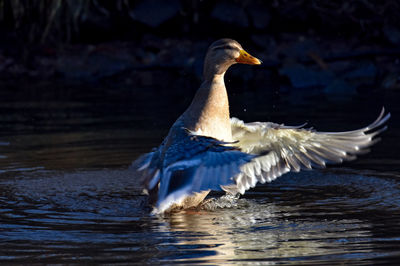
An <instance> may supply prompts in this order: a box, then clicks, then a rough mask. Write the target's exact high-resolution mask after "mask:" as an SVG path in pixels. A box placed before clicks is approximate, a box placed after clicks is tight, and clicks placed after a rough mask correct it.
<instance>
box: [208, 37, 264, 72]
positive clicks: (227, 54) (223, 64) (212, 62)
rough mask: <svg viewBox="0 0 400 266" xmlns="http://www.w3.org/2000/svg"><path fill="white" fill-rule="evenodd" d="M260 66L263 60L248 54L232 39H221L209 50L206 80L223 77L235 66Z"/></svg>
mask: <svg viewBox="0 0 400 266" xmlns="http://www.w3.org/2000/svg"><path fill="white" fill-rule="evenodd" d="M236 63H240V64H248V65H260V64H261V63H262V62H261V60H259V59H257V58H255V57H254V56H252V55H250V54H249V53H247V52H246V51H245V50H244V49H243V48H242V46H241V45H240V44H239V43H238V42H237V41H235V40H232V39H220V40H218V41H216V42H214V43H212V44H211V46H210V47H209V48H208V51H207V54H206V59H205V61H204V78H205V79H206V80H209V79H212V78H213V77H214V76H215V75H223V74H224V73H225V72H226V70H227V69H228V68H229V67H230V66H231V65H233V64H236Z"/></svg>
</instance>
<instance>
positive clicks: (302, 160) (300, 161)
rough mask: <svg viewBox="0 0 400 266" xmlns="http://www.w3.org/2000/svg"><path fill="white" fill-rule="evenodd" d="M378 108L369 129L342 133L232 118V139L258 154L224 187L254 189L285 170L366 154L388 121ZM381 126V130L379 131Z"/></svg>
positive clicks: (236, 190)
mask: <svg viewBox="0 0 400 266" xmlns="http://www.w3.org/2000/svg"><path fill="white" fill-rule="evenodd" d="M384 112H385V111H384V109H382V112H381V114H380V115H379V117H378V118H377V119H376V120H375V121H374V122H373V123H372V124H370V125H369V126H367V127H364V128H361V129H358V130H353V131H346V132H318V131H314V130H311V129H304V128H301V127H302V126H299V127H288V126H284V125H279V124H274V123H270V122H267V123H262V122H254V123H244V122H243V121H241V120H239V119H237V118H232V119H231V126H232V136H233V139H234V140H235V141H238V143H236V144H235V146H238V147H239V148H240V149H241V150H242V151H243V152H246V153H251V154H265V155H261V156H259V157H257V158H255V159H253V160H252V161H251V162H249V163H247V164H245V165H243V166H242V168H241V173H240V174H239V175H237V176H236V177H235V181H236V184H235V185H233V186H225V187H224V189H225V190H226V191H228V192H231V193H237V192H240V193H241V194H243V193H244V192H245V190H247V189H249V188H251V187H254V186H255V185H256V183H257V182H261V183H265V182H270V181H272V180H274V179H276V178H277V177H279V176H281V175H283V174H284V173H287V172H289V171H295V172H298V171H300V170H301V169H311V168H313V167H325V165H326V163H341V162H343V161H344V160H352V159H355V157H356V155H358V154H362V153H365V152H368V149H367V148H368V147H369V146H371V145H373V144H374V143H376V142H377V141H378V140H379V139H374V137H375V136H376V135H378V134H379V133H381V132H382V131H384V130H385V129H386V126H385V127H381V126H382V125H383V124H384V123H385V122H386V121H387V120H388V119H389V118H390V114H386V115H385V116H384ZM380 127H381V128H380Z"/></svg>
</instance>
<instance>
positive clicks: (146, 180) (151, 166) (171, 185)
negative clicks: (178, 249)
mask: <svg viewBox="0 0 400 266" xmlns="http://www.w3.org/2000/svg"><path fill="white" fill-rule="evenodd" d="M176 134H179V136H178V137H176V138H175V139H174V141H173V142H172V143H168V140H167V141H164V142H163V144H162V146H161V147H159V148H158V149H155V150H154V151H153V152H151V153H148V154H145V155H143V156H142V157H140V158H139V159H137V160H136V161H135V162H134V163H133V165H132V169H135V170H136V171H137V172H138V173H140V174H142V177H141V179H142V180H143V184H144V187H145V188H146V189H147V190H149V191H150V190H155V191H158V193H157V200H156V206H155V207H156V208H155V210H154V211H155V212H160V213H162V212H164V211H165V210H167V209H169V207H171V206H172V205H173V204H180V203H181V202H182V201H183V200H184V199H185V198H186V197H187V196H193V195H195V193H199V192H202V191H208V190H221V185H222V186H224V185H225V186H226V185H231V184H234V183H235V181H234V179H233V177H235V176H237V175H238V174H239V173H240V171H241V169H240V167H241V166H242V165H244V164H246V163H248V162H250V161H251V160H252V159H253V158H255V157H257V155H254V154H247V153H244V152H241V151H240V150H239V149H238V148H237V147H234V146H232V145H231V144H232V143H226V142H223V141H220V140H217V139H214V138H211V137H207V136H201V135H196V134H195V133H193V132H190V131H188V130H186V129H183V128H182V129H181V130H178V131H177V132H175V135H176ZM165 143H168V145H166V148H165V150H163V145H165ZM160 164H162V166H161V165H160Z"/></svg>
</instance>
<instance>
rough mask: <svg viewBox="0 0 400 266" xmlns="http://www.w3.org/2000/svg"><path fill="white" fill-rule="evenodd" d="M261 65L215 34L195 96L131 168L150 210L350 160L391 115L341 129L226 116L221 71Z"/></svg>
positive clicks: (195, 202) (185, 205)
mask: <svg viewBox="0 0 400 266" xmlns="http://www.w3.org/2000/svg"><path fill="white" fill-rule="evenodd" d="M261 63H262V62H261V60H260V59H258V58H256V57H254V56H252V55H250V54H249V53H248V52H246V51H245V50H244V49H243V48H242V46H241V45H240V44H239V43H238V42H237V41H235V40H232V39H220V40H217V41H215V42H213V43H212V44H211V45H210V47H209V48H208V50H207V53H206V56H205V60H204V67H203V80H202V83H201V85H200V88H199V89H198V90H197V92H196V94H195V96H194V98H193V101H192V102H191V104H190V105H189V107H188V108H187V109H186V111H185V112H184V113H183V114H182V115H181V116H180V117H179V118H178V119H177V120H176V121H175V123H174V124H173V125H172V126H171V128H170V130H169V132H168V134H167V136H166V137H165V139H164V140H163V141H162V143H161V144H160V146H159V147H157V148H153V150H151V152H149V153H146V154H144V155H142V156H140V157H139V158H138V159H136V160H135V161H134V162H133V163H132V165H131V169H132V170H133V171H134V173H135V175H136V176H137V178H138V180H140V183H141V185H142V187H143V192H144V193H146V194H148V196H149V203H150V205H151V206H152V208H153V211H152V213H154V214H164V213H169V212H173V211H177V210H182V209H190V208H197V207H199V206H201V204H202V203H204V201H205V199H206V196H207V195H208V194H209V192H210V191H225V192H226V193H227V194H228V195H240V194H244V193H245V191H246V190H248V189H250V188H252V187H254V186H255V185H256V184H257V183H265V182H271V181H273V180H275V179H276V178H278V177H279V176H281V175H283V174H285V173H288V172H290V171H292V172H299V171H301V170H310V169H314V168H324V167H326V165H327V164H332V163H336V164H338V163H341V162H343V161H349V160H354V159H355V158H356V156H357V155H360V154H364V153H366V152H368V148H369V147H370V146H372V145H373V144H375V143H376V142H377V141H378V140H379V138H376V136H377V135H379V134H380V133H381V132H383V131H384V130H386V128H387V126H386V125H384V124H385V123H386V121H387V120H388V119H389V118H390V113H387V114H385V110H384V108H382V111H381V113H380V115H379V116H378V118H377V119H376V120H375V121H374V122H373V123H371V124H370V125H368V126H366V127H363V128H361V129H357V130H352V131H345V132H320V131H316V130H314V129H313V128H305V127H304V126H305V125H301V126H285V125H284V124H277V123H273V122H251V123H245V122H243V121H242V120H240V119H238V118H231V117H230V113H229V101H228V93H227V89H226V87H225V82H224V75H225V73H226V71H227V70H228V69H229V68H230V67H231V66H232V65H235V64H248V65H260V64H261Z"/></svg>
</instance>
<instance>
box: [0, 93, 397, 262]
mask: <svg viewBox="0 0 400 266" xmlns="http://www.w3.org/2000/svg"><path fill="white" fill-rule="evenodd" d="M236 97H239V98H240V96H236ZM233 101H235V100H234V99H233ZM152 104H154V103H152V102H144V103H138V106H140V108H139V107H137V106H136V107H132V109H130V108H128V107H124V108H122V107H119V108H120V109H118V108H116V110H114V112H112V111H111V112H105V111H103V110H102V111H98V109H103V107H104V106H101V107H99V106H97V105H96V106H95V107H94V109H91V108H92V107H91V106H92V104H87V106H86V105H85V104H84V103H81V104H76V103H74V104H71V106H68V105H67V104H64V105H62V106H58V107H57V106H56V105H51V106H50V107H51V112H53V111H54V110H55V109H56V110H58V111H57V112H55V114H53V116H54V117H50V116H49V113H48V112H49V111H48V110H47V109H46V108H38V107H37V106H36V105H35V104H33V105H32V106H34V107H33V109H32V110H31V112H32V114H36V115H33V116H36V117H45V118H46V119H45V120H43V121H41V122H39V123H36V124H29V123H28V124H25V123H22V122H21V121H22V120H21V119H20V118H18V117H20V116H19V115H20V114H19V113H18V112H19V111H20V104H17V105H15V106H14V107H13V105H12V104H8V105H7V108H8V110H9V109H11V110H14V111H15V112H12V115H11V116H8V115H2V116H1V115H0V120H1V121H2V123H3V124H2V129H3V131H2V133H1V134H0V154H1V156H0V206H1V208H0V261H1V262H4V263H11V262H12V263H35V262H36V263H77V262H79V263H85V262H86V263H93V262H103V263H118V262H121V263H127V264H132V263H138V264H143V263H148V264H166V263H172V262H181V263H190V262H191V263H196V264H247V263H252V264H258V263H259V264H267V265H268V264H282V263H284V264H294V265H298V264H305V265H310V264H325V265H335V264H346V265H348V264H354V265H362V264H378V263H382V264H386V263H394V262H396V261H398V259H399V258H400V248H399V246H400V179H399V177H400V170H399V168H398V167H399V165H400V163H399V159H398V156H397V157H396V156H394V154H395V153H396V149H395V148H396V147H397V148H398V147H399V144H398V142H396V141H394V140H396V139H397V136H398V132H399V131H398V130H399V129H398V127H396V125H393V126H392V125H391V127H390V130H389V131H388V132H387V133H385V135H384V136H383V138H384V142H382V143H381V144H380V146H379V145H378V146H377V147H376V148H374V149H373V152H374V153H373V154H371V155H368V156H364V157H362V158H361V159H360V160H359V161H357V162H354V163H351V164H350V163H349V164H346V165H345V166H344V167H341V168H330V169H328V170H324V171H311V172H303V173H299V174H289V175H285V176H284V177H281V178H279V179H278V180H277V181H275V182H273V183H271V184H267V185H263V186H259V187H257V188H255V189H253V190H251V191H249V192H248V193H246V194H245V195H244V196H243V197H242V198H241V199H239V200H238V201H237V204H234V207H232V208H217V209H215V210H197V211H195V210H190V211H182V212H179V213H174V214H171V215H168V216H165V217H157V216H151V215H150V209H149V207H148V206H147V202H146V197H145V196H143V195H142V194H141V191H140V189H139V187H138V184H137V181H136V180H135V178H134V177H133V176H132V174H131V172H130V171H129V170H127V167H128V165H129V164H130V162H131V161H132V160H133V159H134V158H135V157H137V156H138V155H139V154H141V153H143V152H146V151H148V150H149V149H150V148H151V147H152V146H156V145H158V144H159V142H160V140H161V138H162V136H163V135H164V134H165V132H166V130H167V128H168V126H169V124H170V123H171V122H173V119H174V118H175V117H176V116H175V115H176V114H175V113H174V112H172V111H171V112H161V114H159V115H158V116H155V115H154V114H155V113H157V112H154V113H151V112H150V114H149V113H147V112H145V111H144V110H148V108H150V109H151V108H152ZM35 106H36V107H35ZM129 106H130V105H129ZM13 108H14V109H13ZM57 108H58V109H57ZM296 108H299V107H296ZM296 108H293V109H290V108H289V107H288V109H287V110H285V112H278V111H277V112H276V113H275V115H276V117H275V118H274V117H272V118H271V119H272V120H274V121H276V122H282V121H285V120H286V119H288V120H291V121H290V122H292V123H293V124H299V123H300V122H304V121H305V120H306V119H305V118H306V117H307V118H309V119H310V120H311V121H316V123H317V124H318V125H317V126H318V127H319V128H321V126H322V127H324V126H325V128H324V130H325V129H326V130H331V128H329V127H333V128H343V129H351V128H354V127H358V126H360V125H362V124H365V123H367V122H369V121H370V120H371V121H372V120H373V118H375V113H374V112H371V117H370V119H367V118H365V121H356V120H357V118H359V117H363V119H364V116H362V115H363V112H364V111H365V110H364V111H359V112H358V113H357V112H354V113H353V114H347V113H346V115H345V114H343V113H342V114H341V115H340V114H337V113H332V114H330V115H329V117H331V118H332V120H331V121H334V122H329V121H327V120H326V119H319V117H320V116H322V115H321V113H320V112H317V113H315V114H310V113H303V114H300V113H299V112H298V109H296ZM324 108H326V109H328V108H327V107H324ZM111 109H112V108H111ZM111 109H110V108H109V109H108V110H111ZM178 109H179V108H178ZM378 109H379V108H378ZM361 110H362V109H361ZM377 111H379V110H377ZM390 111H392V113H394V111H393V110H392V109H391V110H390ZM177 112H178V111H177ZM236 112H237V111H236ZM258 112H259V110H255V112H253V113H252V114H248V113H242V114H241V115H240V113H239V114H238V116H239V117H241V118H246V116H248V117H255V118H254V119H260V118H259V117H261V116H266V117H268V119H269V118H270V116H269V114H267V113H265V112H266V111H264V113H258ZM343 112H346V111H345V110H344V111H343ZM294 114H298V116H297V118H296V117H295V116H294ZM63 115H65V116H66V117H68V119H66V120H65V121H61V120H62V119H61V118H62V117H63ZM324 115H325V116H328V115H327V113H324ZM22 117H25V116H22ZM345 117H347V118H348V119H349V120H348V121H350V122H348V123H350V124H340V123H341V122H340V123H339V121H343V119H344V118H345ZM5 121H8V122H7V123H6V122H5ZM12 121H14V122H12ZM45 121H47V122H45ZM93 121H95V122H93ZM146 121H147V122H146ZM148 121H155V122H154V123H155V124H153V122H152V123H149V122H148ZM92 123H94V124H92ZM331 123H333V124H331ZM335 123H336V124H335ZM353 123H354V124H353ZM357 123H358V124H357ZM338 124H340V127H339V126H338ZM313 125H314V123H313Z"/></svg>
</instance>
